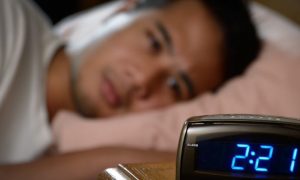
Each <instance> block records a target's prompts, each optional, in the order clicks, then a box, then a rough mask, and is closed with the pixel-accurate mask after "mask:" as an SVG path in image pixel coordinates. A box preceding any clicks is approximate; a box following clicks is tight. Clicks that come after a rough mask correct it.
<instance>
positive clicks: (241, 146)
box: [231, 144, 250, 171]
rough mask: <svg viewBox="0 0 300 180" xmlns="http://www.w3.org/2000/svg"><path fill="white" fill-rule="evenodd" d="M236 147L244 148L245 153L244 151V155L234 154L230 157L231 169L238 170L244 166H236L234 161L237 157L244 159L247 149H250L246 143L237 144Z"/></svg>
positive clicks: (241, 169)
mask: <svg viewBox="0 0 300 180" xmlns="http://www.w3.org/2000/svg"><path fill="white" fill-rule="evenodd" d="M237 147H239V148H245V153H244V155H236V156H234V157H233V158H232V161H231V169H233V170H238V171H243V170H244V167H241V166H237V165H236V162H237V160H238V159H246V158H247V157H248V155H249V151H250V146H249V145H248V144H237Z"/></svg>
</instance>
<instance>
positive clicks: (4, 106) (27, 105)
mask: <svg viewBox="0 0 300 180" xmlns="http://www.w3.org/2000/svg"><path fill="white" fill-rule="evenodd" d="M0 24H1V28H0V164H7V163H17V162H26V161H29V160H32V159H33V158H36V157H37V156H39V155H40V154H42V153H43V152H44V150H45V149H46V148H47V147H48V146H49V145H50V143H51V141H52V136H51V131H50V127H49V124H48V118H47V111H46V103H45V99H46V98H45V86H46V72H47V67H48V64H49V63H50V60H51V58H52V57H53V55H54V53H55V51H56V50H57V49H58V47H59V46H60V44H61V43H60V40H59V39H58V38H57V37H56V36H54V34H53V32H52V30H51V28H50V24H49V22H48V20H47V19H46V18H45V17H44V15H43V14H42V13H41V12H40V11H39V9H38V8H37V7H36V6H35V5H33V4H32V3H31V2H30V1H28V0H0Z"/></svg>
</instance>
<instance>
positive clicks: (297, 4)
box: [34, 0, 300, 24]
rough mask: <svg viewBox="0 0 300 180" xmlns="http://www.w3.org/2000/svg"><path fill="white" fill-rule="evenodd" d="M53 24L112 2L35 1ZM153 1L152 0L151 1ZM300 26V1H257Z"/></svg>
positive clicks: (81, 0)
mask: <svg viewBox="0 0 300 180" xmlns="http://www.w3.org/2000/svg"><path fill="white" fill-rule="evenodd" d="M34 1H35V2H36V3H37V4H38V5H39V6H40V7H41V8H42V9H43V10H44V11H45V12H46V14H47V15H48V16H49V17H50V19H51V20H52V22H53V24H55V23H57V22H58V21H60V20H61V19H62V18H64V17H66V16H68V15H71V14H73V13H76V12H79V11H82V10H85V9H87V8H90V7H93V6H96V5H99V4H103V3H105V2H108V1H110V0H34ZM150 1H151V0H150ZM256 1H257V2H260V3H262V4H264V5H267V6H268V7H271V8H272V9H274V10H276V11H278V12H280V13H282V14H283V15H285V16H287V17H289V18H290V19H292V20H293V21H294V22H296V23H298V24H300V0H256Z"/></svg>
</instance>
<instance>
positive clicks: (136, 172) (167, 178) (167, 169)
mask: <svg viewBox="0 0 300 180" xmlns="http://www.w3.org/2000/svg"><path fill="white" fill-rule="evenodd" d="M175 170H176V163H175V162H170V163H155V164H146V163H145V164H119V165H118V167H116V168H109V169H106V170H105V171H104V172H102V173H101V174H100V175H99V176H98V179H99V180H108V179H118V180H119V179H120V180H122V179H151V180H156V179H157V180H158V179H159V180H161V179H164V180H175Z"/></svg>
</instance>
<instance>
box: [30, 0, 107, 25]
mask: <svg viewBox="0 0 300 180" xmlns="http://www.w3.org/2000/svg"><path fill="white" fill-rule="evenodd" d="M34 1H35V2H36V3H37V4H38V5H39V6H40V7H41V9H42V10H43V11H44V12H45V13H46V14H47V15H48V16H49V18H50V19H51V21H52V23H53V24H55V23H57V22H58V21H60V20H61V19H62V18H64V17H66V16H68V15H71V14H74V13H76V12H79V11H82V10H85V9H87V8H90V7H93V6H96V5H99V4H103V3H105V2H108V1H109V0H34Z"/></svg>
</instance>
